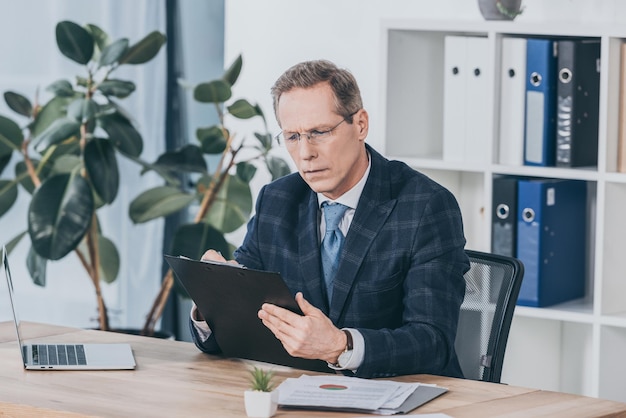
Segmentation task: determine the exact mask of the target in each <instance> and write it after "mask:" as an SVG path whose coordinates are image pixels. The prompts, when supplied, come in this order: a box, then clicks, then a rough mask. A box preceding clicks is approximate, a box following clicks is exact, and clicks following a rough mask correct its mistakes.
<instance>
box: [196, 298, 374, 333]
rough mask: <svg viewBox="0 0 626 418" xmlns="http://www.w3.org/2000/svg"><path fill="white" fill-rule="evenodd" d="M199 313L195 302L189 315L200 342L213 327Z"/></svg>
mask: <svg viewBox="0 0 626 418" xmlns="http://www.w3.org/2000/svg"><path fill="white" fill-rule="evenodd" d="M197 313H198V307H197V306H196V304H195V303H194V304H193V306H192V307H191V312H190V314H189V316H190V317H191V322H192V323H193V326H194V328H195V329H196V331H198V337H200V342H205V341H206V340H208V339H209V337H210V336H211V334H212V333H213V332H212V331H211V328H209V324H207V323H206V321H204V320H198V319H196V318H198V315H197ZM361 338H363V337H361Z"/></svg>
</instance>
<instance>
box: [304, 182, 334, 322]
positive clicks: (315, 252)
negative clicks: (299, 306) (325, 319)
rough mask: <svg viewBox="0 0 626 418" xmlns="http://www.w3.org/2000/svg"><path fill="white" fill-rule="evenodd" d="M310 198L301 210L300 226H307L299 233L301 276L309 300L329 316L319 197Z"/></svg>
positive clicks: (313, 194) (312, 196)
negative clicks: (323, 276)
mask: <svg viewBox="0 0 626 418" xmlns="http://www.w3.org/2000/svg"><path fill="white" fill-rule="evenodd" d="M310 196H311V197H310V198H309V201H308V202H306V203H303V204H301V205H300V210H299V212H300V213H299V219H301V220H302V221H301V222H300V224H301V225H306V226H305V227H304V228H300V229H299V230H298V232H297V233H298V252H299V254H300V255H299V260H300V275H301V276H302V283H303V285H304V287H305V289H306V291H305V292H304V293H305V295H307V300H308V301H309V302H310V303H311V304H312V305H313V306H315V307H317V308H318V309H320V310H321V311H322V312H324V314H326V315H328V302H327V297H326V290H325V289H324V287H323V286H322V269H321V256H320V246H319V220H318V203H317V195H316V194H315V193H313V192H311V193H310Z"/></svg>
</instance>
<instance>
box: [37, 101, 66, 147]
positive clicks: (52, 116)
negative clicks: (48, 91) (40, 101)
mask: <svg viewBox="0 0 626 418" xmlns="http://www.w3.org/2000/svg"><path fill="white" fill-rule="evenodd" d="M70 101H71V97H60V96H56V97H53V98H52V99H51V100H50V101H49V102H48V103H46V104H45V106H43V107H42V108H41V110H40V111H39V113H38V114H37V118H35V121H34V122H33V123H32V125H31V126H30V131H31V135H32V137H33V138H36V137H37V136H39V135H41V134H42V133H43V131H45V130H46V129H48V127H49V126H50V125H51V124H52V123H53V122H54V121H55V120H57V119H60V118H63V117H65V114H66V112H67V105H68V104H69V103H70Z"/></svg>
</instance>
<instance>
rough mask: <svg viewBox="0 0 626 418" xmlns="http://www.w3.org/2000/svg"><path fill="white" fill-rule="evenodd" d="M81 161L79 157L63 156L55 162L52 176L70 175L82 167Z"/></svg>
mask: <svg viewBox="0 0 626 418" xmlns="http://www.w3.org/2000/svg"><path fill="white" fill-rule="evenodd" d="M81 164H82V162H81V159H80V157H79V156H78V155H61V156H59V158H56V159H55V160H54V164H53V166H52V174H53V175H54V174H68V173H71V172H73V171H75V170H76V169H77V168H79V167H81Z"/></svg>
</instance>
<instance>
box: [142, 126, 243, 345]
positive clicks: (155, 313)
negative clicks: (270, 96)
mask: <svg viewBox="0 0 626 418" xmlns="http://www.w3.org/2000/svg"><path fill="white" fill-rule="evenodd" d="M222 132H224V134H225V135H224V136H225V137H226V138H227V139H226V148H225V149H224V152H223V153H222V157H221V158H220V161H219V163H218V165H217V168H216V170H215V174H214V175H213V178H212V179H211V183H210V184H209V187H207V189H206V190H205V191H204V195H203V196H202V202H201V204H200V208H199V209H198V213H196V216H195V218H194V223H198V222H201V221H202V219H204V217H205V216H206V214H207V212H208V211H209V209H210V208H211V206H212V205H213V202H214V201H215V198H216V197H217V194H218V192H219V191H220V189H221V188H222V185H223V184H224V180H225V179H226V176H227V175H228V171H229V170H230V169H231V168H232V167H233V165H235V156H236V155H237V153H238V152H239V150H241V147H239V148H237V149H233V148H232V142H233V138H234V135H227V134H226V130H225V129H224V128H223V126H222ZM227 154H230V160H229V162H228V165H227V167H226V169H225V170H223V169H222V167H223V166H224V163H225V160H226V156H227ZM173 287H174V274H173V272H172V269H171V268H170V269H168V270H167V272H166V274H165V277H163V280H162V281H161V289H160V290H159V294H158V295H157V297H156V299H155V301H154V303H153V304H152V307H151V308H150V312H149V313H148V316H147V317H146V322H145V324H144V326H143V328H142V330H141V334H142V335H154V327H155V326H156V322H157V321H158V320H159V318H160V317H161V315H162V313H163V309H165V304H166V303H167V299H168V298H169V295H170V293H171V291H172V288H173Z"/></svg>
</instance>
